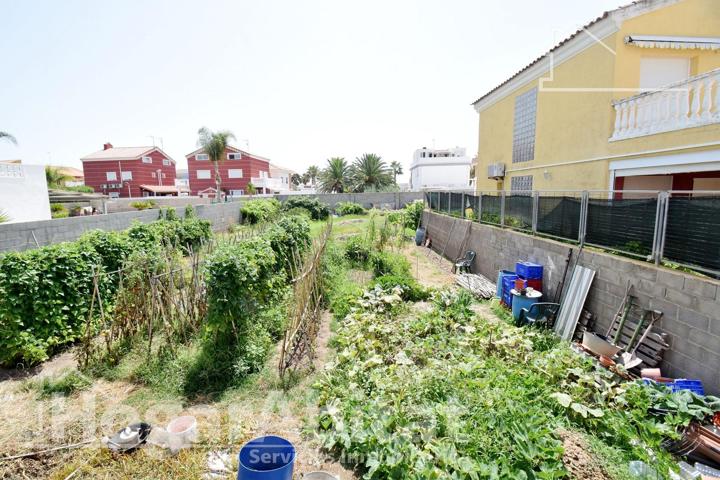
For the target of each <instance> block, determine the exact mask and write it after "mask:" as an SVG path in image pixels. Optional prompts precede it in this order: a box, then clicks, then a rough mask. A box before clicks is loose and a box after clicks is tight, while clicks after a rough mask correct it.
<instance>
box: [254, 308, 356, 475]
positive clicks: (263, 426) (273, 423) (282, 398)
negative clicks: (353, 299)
mask: <svg viewBox="0 0 720 480" xmlns="http://www.w3.org/2000/svg"><path fill="white" fill-rule="evenodd" d="M331 321H332V316H331V315H330V313H329V312H325V313H324V314H323V318H322V324H321V326H320V330H319V331H318V337H317V339H316V344H315V358H314V361H313V366H312V369H313V372H312V373H309V374H307V373H306V374H303V375H302V378H301V380H300V381H299V382H298V384H297V385H295V386H294V387H293V388H292V389H291V390H290V391H288V392H287V393H285V392H282V391H281V390H276V389H270V390H268V392H267V394H268V398H273V397H275V398H277V403H275V404H273V405H272V406H271V408H269V409H268V408H266V409H265V412H263V416H262V418H261V419H258V420H259V422H258V426H257V429H256V430H254V432H253V434H252V436H253V437H256V436H262V435H279V436H282V437H283V438H286V439H288V440H289V441H290V442H292V444H293V445H294V446H295V449H296V451H297V460H296V464H295V476H297V478H300V475H302V474H304V473H308V472H313V471H317V470H322V471H326V472H329V473H332V474H334V475H337V476H339V478H341V479H342V480H351V479H355V478H357V477H355V475H354V473H353V472H352V471H351V470H349V469H346V468H345V467H344V466H343V465H342V464H340V463H339V462H337V461H335V460H334V459H333V458H332V457H331V456H329V455H328V454H327V453H325V452H323V451H322V450H321V448H320V446H319V444H318V442H317V441H316V439H315V438H314V436H313V435H312V434H310V433H308V432H307V430H308V429H313V427H314V425H312V424H311V423H310V422H312V421H313V420H314V419H315V417H316V416H317V413H318V409H317V401H316V397H315V395H314V391H313V390H312V384H313V383H314V382H315V379H316V374H318V373H321V372H322V371H323V369H324V367H325V365H326V363H327V362H328V361H330V359H331V358H330V357H331V355H332V349H331V347H330V346H329V343H330V339H331V338H332V335H333V334H332V331H331V330H330V323H331ZM277 358H278V357H277V355H275V356H273V358H272V359H271V361H270V362H271V364H272V365H273V366H274V365H276V364H277ZM303 430H306V431H305V432H303Z"/></svg>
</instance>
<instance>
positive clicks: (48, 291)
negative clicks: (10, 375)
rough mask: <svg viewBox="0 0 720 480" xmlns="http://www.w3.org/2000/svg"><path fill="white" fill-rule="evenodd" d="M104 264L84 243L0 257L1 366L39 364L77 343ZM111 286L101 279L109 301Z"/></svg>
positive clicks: (100, 283) (64, 244)
mask: <svg viewBox="0 0 720 480" xmlns="http://www.w3.org/2000/svg"><path fill="white" fill-rule="evenodd" d="M101 264H102V259H101V257H100V255H99V254H98V253H97V252H95V251H94V250H91V249H88V248H84V247H83V245H82V244H80V243H61V244H57V245H51V246H48V247H42V248H38V249H35V250H29V251H25V252H11V253H7V254H4V255H2V256H0V318H2V319H3V321H2V322H0V364H5V365H13V364H14V363H16V362H18V361H22V362H27V363H30V364H32V363H37V362H40V361H43V360H46V359H47V358H48V356H49V355H50V353H52V352H53V351H54V349H55V348H56V347H58V346H60V345H64V344H67V343H70V342H72V341H74V340H75V339H77V338H78V337H79V335H80V334H81V332H82V330H83V326H84V325H85V322H86V320H87V316H88V313H89V311H90V303H91V298H92V295H91V292H92V289H93V278H94V273H95V272H96V270H97V269H98V266H99V265H101ZM100 268H102V267H100ZM108 287H109V283H108V280H107V277H105V276H101V277H100V281H99V285H98V288H99V289H100V291H101V292H104V293H105V295H106V296H107V291H108ZM95 311H96V312H97V311H98V309H97V308H96V310H95Z"/></svg>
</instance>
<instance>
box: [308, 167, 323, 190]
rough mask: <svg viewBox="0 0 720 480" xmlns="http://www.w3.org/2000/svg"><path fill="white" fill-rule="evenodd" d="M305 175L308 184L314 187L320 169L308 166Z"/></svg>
mask: <svg viewBox="0 0 720 480" xmlns="http://www.w3.org/2000/svg"><path fill="white" fill-rule="evenodd" d="M305 175H307V179H308V180H309V181H310V184H311V185H315V180H316V179H317V178H318V176H319V175H320V169H319V168H318V167H317V166H316V165H310V166H309V167H308V169H307V172H306V173H305Z"/></svg>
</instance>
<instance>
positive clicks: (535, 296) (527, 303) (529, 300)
mask: <svg viewBox="0 0 720 480" xmlns="http://www.w3.org/2000/svg"><path fill="white" fill-rule="evenodd" d="M511 294H512V315H513V319H514V320H515V321H516V322H517V321H518V320H519V319H520V311H521V310H522V309H523V308H525V309H527V310H530V307H531V306H532V304H533V303H538V302H539V301H540V299H541V298H542V293H540V292H538V291H537V290H535V291H533V293H531V294H529V295H520V292H518V291H517V290H515V289H513V290H512V291H511Z"/></svg>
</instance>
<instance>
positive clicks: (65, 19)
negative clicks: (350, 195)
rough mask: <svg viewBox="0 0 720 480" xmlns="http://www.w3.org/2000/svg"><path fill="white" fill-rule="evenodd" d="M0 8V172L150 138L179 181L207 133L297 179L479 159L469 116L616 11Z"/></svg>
mask: <svg viewBox="0 0 720 480" xmlns="http://www.w3.org/2000/svg"><path fill="white" fill-rule="evenodd" d="M0 1H2V3H3V5H2V10H1V11H2V15H0V45H1V46H2V47H1V48H0V51H2V59H1V60H0V62H2V63H1V64H2V69H1V70H0V71H1V73H0V130H2V131H7V132H10V133H12V134H13V135H15V136H16V137H17V139H18V141H19V145H18V146H17V147H15V146H12V145H9V144H1V145H0V159H14V158H21V159H22V160H23V161H24V162H26V163H32V164H38V163H51V164H54V165H73V166H78V167H79V166H80V161H79V160H78V159H79V158H80V157H81V156H83V155H86V154H88V153H91V152H93V151H95V150H98V149H100V148H101V147H102V144H103V143H104V142H105V141H110V142H112V143H113V144H114V145H115V146H134V145H147V144H152V140H151V139H150V138H149V135H154V136H156V137H163V141H164V147H165V151H167V152H168V153H169V154H170V155H171V156H172V157H173V158H175V159H176V160H177V161H178V167H179V168H184V167H185V159H184V155H185V154H186V153H189V152H190V151H192V150H193V149H194V148H195V142H196V138H197V134H196V133H197V130H198V128H199V127H201V126H203V125H206V126H208V127H210V128H212V129H228V130H231V131H233V132H234V133H235V134H236V136H237V137H238V139H239V141H238V142H237V143H238V146H239V147H241V148H245V140H246V139H247V140H248V141H249V146H250V148H249V149H250V151H252V152H255V153H257V154H260V155H264V156H267V157H270V158H271V159H272V160H273V161H274V162H276V163H278V164H282V165H285V166H288V167H291V168H294V169H296V170H299V171H304V169H305V168H306V167H307V166H308V165H311V164H317V165H320V166H322V165H323V164H324V163H325V159H326V158H328V157H331V156H344V157H346V158H348V159H349V160H351V159H353V158H355V157H356V156H358V155H360V154H362V153H363V152H375V153H378V154H380V155H381V156H382V157H383V158H385V159H386V160H388V161H392V160H398V161H400V162H402V163H403V164H404V165H405V166H406V169H407V166H408V165H409V162H410V159H411V156H412V152H413V150H415V149H416V148H419V147H422V146H428V147H430V146H432V145H433V141H434V142H435V145H436V146H437V147H448V146H456V145H458V146H464V147H467V148H468V152H469V153H470V154H471V156H472V155H474V152H475V151H476V149H477V133H476V129H477V116H476V114H475V112H474V110H473V109H472V107H471V106H470V103H471V102H472V101H474V100H475V99H476V98H477V97H479V96H480V95H482V94H483V93H485V92H486V91H487V90H489V89H491V88H493V87H494V86H495V85H497V84H498V83H500V82H502V81H503V80H505V79H506V78H507V77H509V76H510V75H511V74H513V73H514V72H516V71H517V70H519V69H520V68H521V67H523V66H525V65H526V64H527V63H529V62H530V61H531V60H533V59H534V58H536V57H537V56H539V55H540V54H542V53H544V52H545V51H546V50H548V49H549V48H550V47H551V46H552V45H553V44H554V43H556V42H557V41H559V40H561V39H562V37H564V36H567V35H568V34H570V33H572V32H573V31H575V30H576V29H577V28H578V27H580V26H581V25H584V24H585V23H587V22H588V21H590V20H591V19H594V18H595V17H597V16H599V15H600V14H601V13H602V12H603V11H604V10H607V9H610V8H614V7H616V6H618V3H619V2H620V1H621V0H593V1H581V2H579V1H577V0H547V1H544V2H538V1H536V0H515V1H512V0H504V1H489V0H483V1H480V0H466V1H452V0H451V1H437V0H418V1H403V0H399V1H398V0H384V1H375V0H364V1H353V2H350V1H344V0H327V1H299V0H287V1H272V0H267V1H265V0H263V1H260V0H253V1H245V0H242V1H241V0H234V1H233V0H226V1H220V0H217V1H216V0H203V1H200V0H197V1H184V0H183V1H181V0H166V1H153V0H148V1H138V0H123V1H120V0H116V1H97V0H96V1H80V0H63V1H54V0H53V1H51V0H47V1H34V0H24V1H11V0H0ZM158 145H159V140H158Z"/></svg>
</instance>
